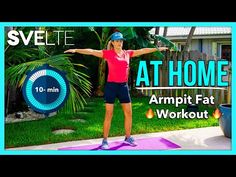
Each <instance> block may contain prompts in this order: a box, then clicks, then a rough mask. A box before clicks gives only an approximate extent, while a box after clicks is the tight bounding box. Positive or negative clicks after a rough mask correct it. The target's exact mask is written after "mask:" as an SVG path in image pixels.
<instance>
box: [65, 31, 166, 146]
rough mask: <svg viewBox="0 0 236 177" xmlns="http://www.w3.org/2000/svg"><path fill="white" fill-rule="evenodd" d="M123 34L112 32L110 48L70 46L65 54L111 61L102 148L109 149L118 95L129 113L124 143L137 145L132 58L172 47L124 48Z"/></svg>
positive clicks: (105, 95)
mask: <svg viewBox="0 0 236 177" xmlns="http://www.w3.org/2000/svg"><path fill="white" fill-rule="evenodd" d="M124 40H125V38H123V35H122V34H121V33H120V32H115V33H113V34H112V35H111V40H110V41H109V43H108V50H94V49H69V50H67V51H65V53H80V54H85V55H93V56H96V57H99V58H103V59H105V60H106V61H107V63H108V69H109V71H108V78H107V83H106V85H105V92H104V101H105V108H106V113H105V119H104V124H103V141H102V145H101V148H102V149H109V145H108V141H107V138H108V134H109V130H110V126H111V120H112V116H113V108H114V102H115V99H116V98H118V99H119V102H120V104H121V106H122V109H123V112H124V116H125V123H124V126H125V139H124V142H125V143H127V144H129V145H131V146H136V145H137V144H136V142H135V140H134V138H133V137H132V136H131V128H132V105H131V98H130V94H129V90H128V84H127V82H128V70H129V63H130V58H132V57H136V56H140V55H143V54H148V53H152V52H156V51H157V50H159V51H164V50H167V49H168V48H166V47H160V48H158V49H157V48H142V49H139V50H123V41H124Z"/></svg>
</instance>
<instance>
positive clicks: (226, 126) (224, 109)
mask: <svg viewBox="0 0 236 177" xmlns="http://www.w3.org/2000/svg"><path fill="white" fill-rule="evenodd" d="M219 109H220V112H221V116H220V119H219V125H220V128H221V130H222V131H223V133H224V135H225V136H226V137H228V138H231V132H232V123H231V122H232V116H231V104H220V106H219Z"/></svg>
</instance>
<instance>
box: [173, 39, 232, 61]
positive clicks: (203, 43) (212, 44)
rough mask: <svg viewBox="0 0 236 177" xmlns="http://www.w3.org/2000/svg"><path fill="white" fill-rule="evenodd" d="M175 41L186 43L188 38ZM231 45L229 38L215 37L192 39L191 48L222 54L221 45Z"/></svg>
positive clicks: (209, 53) (207, 52) (175, 41)
mask: <svg viewBox="0 0 236 177" xmlns="http://www.w3.org/2000/svg"><path fill="white" fill-rule="evenodd" d="M172 42H174V43H178V44H182V45H184V44H185V42H186V40H172ZM226 44H227V45H231V39H229V38H219V39H217V38H215V39H192V42H191V44H190V46H189V47H190V50H198V51H200V52H203V53H206V54H208V55H216V56H217V57H220V56H221V45H226Z"/></svg>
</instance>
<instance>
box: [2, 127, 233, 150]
mask: <svg viewBox="0 0 236 177" xmlns="http://www.w3.org/2000/svg"><path fill="white" fill-rule="evenodd" d="M133 137H134V138H145V137H162V138H165V139H167V140H170V141H172V142H173V143H175V144H177V145H180V146H181V149H178V150H231V139H230V138H227V137H225V136H224V135H223V133H222V131H221V129H220V127H207V128H196V129H187V130H176V131H169V132H159V133H148V134H139V135H133ZM123 139H124V137H123V136H120V137H110V138H109V142H112V141H118V140H123ZM101 141H102V139H101V138H99V139H90V140H81V141H70V142H63V143H55V144H47V145H40V146H27V147H20V148H10V149H7V150H57V149H59V148H64V147H73V146H78V145H90V144H99V143H101Z"/></svg>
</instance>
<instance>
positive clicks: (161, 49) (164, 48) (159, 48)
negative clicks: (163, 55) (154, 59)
mask: <svg viewBox="0 0 236 177" xmlns="http://www.w3.org/2000/svg"><path fill="white" fill-rule="evenodd" d="M158 50H159V51H160V52H161V51H166V50H170V49H169V48H168V47H158Z"/></svg>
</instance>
